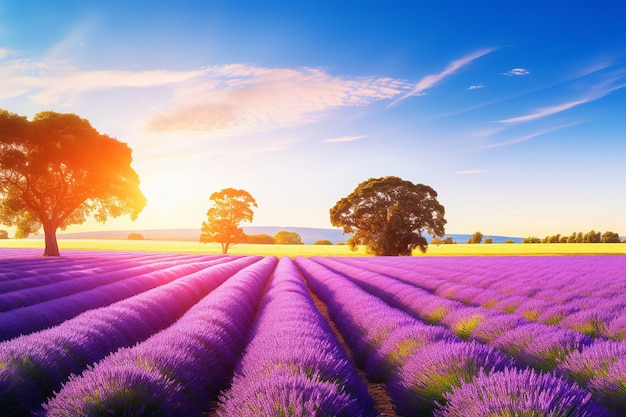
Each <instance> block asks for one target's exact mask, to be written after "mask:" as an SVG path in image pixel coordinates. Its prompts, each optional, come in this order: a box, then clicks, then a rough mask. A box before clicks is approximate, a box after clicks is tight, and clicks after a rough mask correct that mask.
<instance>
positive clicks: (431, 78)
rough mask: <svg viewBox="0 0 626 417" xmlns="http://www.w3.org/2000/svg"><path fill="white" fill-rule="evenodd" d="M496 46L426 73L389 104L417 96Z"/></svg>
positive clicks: (491, 50) (392, 104)
mask: <svg viewBox="0 0 626 417" xmlns="http://www.w3.org/2000/svg"><path fill="white" fill-rule="evenodd" d="M495 50H496V48H491V49H481V50H480V51H477V52H474V53H473V54H470V55H467V56H464V57H463V58H460V59H457V60H456V61H453V62H451V63H450V64H449V65H448V66H447V67H446V68H445V69H444V70H443V71H441V72H440V73H438V74H431V75H427V76H426V77H424V78H422V79H421V80H420V81H419V82H418V83H417V84H416V85H415V87H413V89H412V90H411V91H409V92H408V93H406V94H405V95H403V96H402V97H400V98H398V99H397V100H395V101H393V102H392V103H391V104H390V105H389V106H395V105H396V104H398V103H400V102H401V101H403V100H406V99H407V98H409V97H412V96H417V95H422V94H423V93H424V91H425V90H427V89H429V88H431V87H433V86H435V85H437V84H439V83H440V82H441V81H443V80H444V79H445V78H447V77H449V76H451V75H452V74H454V73H456V72H457V71H459V70H460V69H461V68H463V67H464V66H466V65H468V64H470V63H471V62H472V61H474V60H476V59H478V58H480V57H482V56H484V55H487V54H489V53H491V52H493V51H495Z"/></svg>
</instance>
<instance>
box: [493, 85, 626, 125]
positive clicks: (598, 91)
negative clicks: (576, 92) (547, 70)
mask: <svg viewBox="0 0 626 417" xmlns="http://www.w3.org/2000/svg"><path fill="white" fill-rule="evenodd" d="M615 81H617V79H613V80H609V81H608V82H605V83H602V84H601V85H600V86H597V87H596V88H594V89H593V90H592V91H591V92H590V93H589V94H588V95H587V96H586V97H583V98H581V99H578V100H572V101H568V102H566V103H562V104H557V105H555V106H550V107H542V108H539V109H537V110H535V111H533V112H531V113H529V114H526V115H523V116H518V117H511V118H509V119H503V120H499V121H498V122H499V123H507V124H509V123H522V122H529V121H532V120H537V119H541V118H544V117H548V116H552V115H554V114H557V113H561V112H564V111H566V110H569V109H572V108H574V107H577V106H580V105H581V104H585V103H590V102H592V101H596V100H598V99H601V98H602V97H604V96H606V95H608V94H610V93H612V92H613V91H616V90H620V89H622V88H624V87H626V84H624V83H622V84H617V85H611V84H613V83H614V82H615Z"/></svg>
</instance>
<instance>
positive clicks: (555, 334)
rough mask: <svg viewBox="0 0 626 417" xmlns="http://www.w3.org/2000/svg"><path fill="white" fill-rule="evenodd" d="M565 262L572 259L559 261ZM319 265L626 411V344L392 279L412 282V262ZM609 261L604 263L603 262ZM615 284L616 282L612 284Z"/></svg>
mask: <svg viewBox="0 0 626 417" xmlns="http://www.w3.org/2000/svg"><path fill="white" fill-rule="evenodd" d="M553 259H555V260H557V259H558V258H553ZM562 259H568V258H561V259H558V261H562ZM596 259H598V258H596ZM620 259H621V258H620ZM315 260H316V262H317V263H319V264H320V265H324V266H326V267H327V268H329V269H331V270H333V271H334V272H336V273H339V274H342V275H343V276H346V277H349V278H350V279H351V280H352V281H353V282H355V283H357V284H358V285H360V286H361V287H362V288H364V289H366V290H367V291H369V292H370V293H372V294H374V295H375V296H376V297H378V298H380V299H382V300H385V301H386V302H387V303H389V304H391V305H393V306H395V307H397V308H399V309H401V310H403V311H406V312H407V313H409V314H411V315H412V316H413V317H416V318H418V319H420V320H422V321H425V322H429V323H431V324H436V325H438V326H439V327H444V328H446V329H448V330H450V331H451V332H452V333H454V334H455V335H456V336H457V337H460V338H462V339H469V340H475V341H478V342H480V343H483V344H488V345H489V346H491V347H494V348H496V349H497V350H498V351H500V352H503V353H505V354H506V355H507V356H508V357H509V358H511V359H513V360H514V361H515V363H516V365H517V366H518V367H526V366H530V367H532V368H535V369H537V370H540V371H552V372H555V373H558V374H560V375H563V376H565V377H567V378H569V379H571V380H573V381H575V382H577V383H578V384H580V385H582V386H584V387H585V388H587V389H588V390H589V391H590V392H592V393H593V394H594V396H595V397H596V398H598V399H599V400H600V401H601V402H602V403H604V404H605V405H606V406H608V407H610V408H613V409H615V410H624V408H625V407H626V358H625V356H624V354H625V353H626V341H607V340H603V339H601V338H596V339H593V338H591V337H589V336H588V335H584V334H581V333H576V332H573V331H571V330H567V329H563V328H559V327H556V326H550V325H547V324H543V323H536V322H533V321H530V320H528V319H525V318H523V317H520V316H517V315H515V314H507V313H504V312H501V311H497V310H491V309H486V308H483V307H475V306H472V305H466V304H463V303H461V302H458V301H453V300H450V299H447V298H441V297H439V296H437V295H435V294H433V293H431V292H428V291H425V290H423V289H422V288H419V287H417V286H414V285H410V284H407V283H405V282H403V281H402V280H400V279H395V278H392V277H391V276H393V275H400V276H404V277H407V276H409V277H413V276H414V275H413V274H414V273H412V272H410V269H411V266H415V265H414V264H413V265H410V264H411V263H414V262H415V261H411V260H409V259H407V260H406V261H405V265H406V266H407V268H405V269H393V268H381V267H380V265H377V264H379V263H382V264H385V263H389V262H390V261H389V260H386V259H376V260H369V262H367V263H364V262H362V261H360V260H353V259H334V260H333V259H324V258H316V259H315ZM610 260H611V258H606V259H605V262H606V261H610ZM395 262H398V260H397V259H396V260H395ZM355 265H358V266H355ZM365 268H367V269H365ZM373 270H377V271H384V272H385V273H386V274H383V273H380V272H372V271H373ZM390 275H391V276H390ZM616 280H617V278H616V277H614V278H613V282H614V283H615V281H616ZM588 285H589V284H588ZM623 294H624V291H623V290H622V291H619V292H617V291H616V292H615V294H614V296H615V297H616V298H618V299H622V300H623Z"/></svg>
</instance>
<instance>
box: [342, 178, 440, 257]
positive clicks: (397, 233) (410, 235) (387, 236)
mask: <svg viewBox="0 0 626 417" xmlns="http://www.w3.org/2000/svg"><path fill="white" fill-rule="evenodd" d="M444 213H445V209H444V207H443V206H442V205H441V204H440V203H439V201H437V193H436V192H435V190H433V189H432V188H430V187H429V186H427V185H423V184H413V183H412V182H409V181H405V180H403V179H401V178H398V177H393V176H390V177H382V178H370V179H369V180H367V181H364V182H362V183H360V184H359V185H358V186H357V187H356V188H355V189H354V191H353V192H352V193H350V194H349V195H348V196H347V197H345V198H342V199H341V200H339V201H338V202H337V203H336V204H335V206H334V207H333V208H331V209H330V222H331V223H332V225H333V226H337V227H342V228H343V232H344V233H352V234H353V235H352V237H350V238H349V239H348V243H349V244H350V246H351V248H352V249H353V250H355V249H356V247H357V245H359V244H365V245H367V251H368V252H369V253H372V254H374V255H387V256H389V255H391V256H399V255H403V256H410V255H412V253H413V250H414V249H415V248H419V249H420V250H421V251H422V252H426V248H427V247H428V241H427V240H426V238H425V237H424V236H422V233H424V232H427V233H429V234H430V235H431V236H433V237H442V236H443V235H444V233H445V231H444V227H445V224H446V220H445V219H444Z"/></svg>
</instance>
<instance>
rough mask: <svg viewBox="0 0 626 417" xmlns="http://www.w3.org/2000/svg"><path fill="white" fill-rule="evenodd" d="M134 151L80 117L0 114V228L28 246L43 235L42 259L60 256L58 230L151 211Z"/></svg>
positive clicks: (53, 113)
mask: <svg viewBox="0 0 626 417" xmlns="http://www.w3.org/2000/svg"><path fill="white" fill-rule="evenodd" d="M131 153H132V151H131V149H130V148H129V147H128V145H126V144H125V143H123V142H120V141H118V140H117V139H114V138H111V137H109V136H107V135H103V134H100V133H99V132H98V131H96V129H94V128H93V127H92V126H91V125H90V124H89V122H88V121H87V120H85V119H81V118H80V117H78V116H77V115H75V114H63V113H55V112H52V111H45V112H41V113H38V114H36V115H35V116H34V117H33V119H32V120H31V121H29V120H27V119H26V118H25V117H22V116H19V115H16V114H14V113H10V112H8V111H6V110H0V223H2V224H6V225H8V226H12V225H16V226H17V231H16V234H15V237H17V238H23V237H27V236H28V235H30V234H32V233H36V232H37V231H39V230H40V229H41V228H42V227H43V231H44V238H45V245H46V247H45V249H44V253H43V254H44V256H59V246H58V243H57V238H56V232H57V229H64V228H66V227H67V226H69V225H72V224H81V223H84V222H85V221H86V220H87V217H89V216H93V217H95V219H96V220H98V221H100V222H105V221H106V220H107V219H108V218H109V217H118V216H121V215H129V216H130V217H131V219H133V220H134V219H135V218H136V217H137V215H138V214H139V213H140V212H141V210H143V208H144V206H145V205H146V198H145V197H144V195H143V194H142V192H141V190H140V189H139V176H138V175H137V173H136V172H135V171H134V170H133V168H132V167H131V162H132V157H131Z"/></svg>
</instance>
